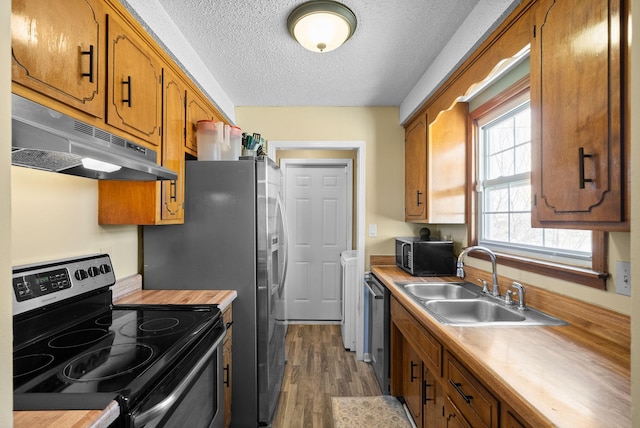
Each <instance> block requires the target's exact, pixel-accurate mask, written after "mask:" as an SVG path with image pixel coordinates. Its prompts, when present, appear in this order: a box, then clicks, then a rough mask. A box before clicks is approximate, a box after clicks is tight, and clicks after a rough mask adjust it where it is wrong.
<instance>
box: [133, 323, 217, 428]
mask: <svg viewBox="0 0 640 428" xmlns="http://www.w3.org/2000/svg"><path fill="white" fill-rule="evenodd" d="M223 338H224V335H223V336H222V337H220V339H219V340H218V341H216V344H215V345H214V346H213V347H211V348H209V349H208V350H207V352H206V353H205V354H204V356H203V353H202V352H197V351H194V352H192V353H191V355H189V356H188V357H187V358H185V359H183V360H182V361H181V362H180V363H179V364H178V365H177V366H176V367H174V368H173V370H171V372H170V373H169V374H168V375H167V376H166V377H165V378H164V379H162V380H161V382H160V383H159V384H158V385H157V386H156V387H155V388H154V390H153V391H152V392H151V393H150V394H149V395H147V398H146V399H145V400H144V401H143V402H142V403H141V404H140V405H139V406H137V407H136V409H135V410H134V411H133V412H132V415H131V419H132V420H131V422H132V423H131V426H132V427H135V428H141V427H144V428H153V427H165V428H172V427H180V428H182V427H189V428H213V427H218V426H222V424H223V422H224V421H223V412H222V410H223V409H222V405H221V400H220V399H221V398H222V386H221V385H222V377H221V373H222V347H221V343H222V339H223ZM205 341H206V340H205Z"/></svg>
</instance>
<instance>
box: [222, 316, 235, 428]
mask: <svg viewBox="0 0 640 428" xmlns="http://www.w3.org/2000/svg"><path fill="white" fill-rule="evenodd" d="M222 316H223V320H224V324H225V325H226V326H227V336H226V337H225V338H224V342H223V345H222V354H223V357H222V359H223V363H222V364H223V366H224V373H223V381H224V426H225V427H229V426H231V392H232V391H231V374H232V371H231V356H232V352H231V349H232V344H233V342H232V336H233V328H232V327H231V325H232V324H233V313H232V312H231V305H229V306H228V307H227V308H226V309H225V310H224V312H223V313H222Z"/></svg>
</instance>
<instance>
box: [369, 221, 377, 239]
mask: <svg viewBox="0 0 640 428" xmlns="http://www.w3.org/2000/svg"><path fill="white" fill-rule="evenodd" d="M376 236H378V225H377V224H370V225H369V237H370V238H375V237H376Z"/></svg>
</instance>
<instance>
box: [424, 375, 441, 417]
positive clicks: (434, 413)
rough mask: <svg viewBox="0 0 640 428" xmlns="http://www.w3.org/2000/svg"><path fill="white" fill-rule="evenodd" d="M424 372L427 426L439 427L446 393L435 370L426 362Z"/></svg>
mask: <svg viewBox="0 0 640 428" xmlns="http://www.w3.org/2000/svg"><path fill="white" fill-rule="evenodd" d="M423 367H424V371H423V373H422V400H423V401H422V403H423V410H422V414H423V417H422V418H423V420H424V426H425V427H427V428H439V427H441V426H442V425H443V424H442V406H443V405H444V393H443V391H442V387H441V386H440V384H439V383H438V382H437V381H436V377H435V376H434V374H433V372H432V371H431V370H429V368H428V367H427V365H426V364H424V365H423Z"/></svg>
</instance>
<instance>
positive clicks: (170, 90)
mask: <svg viewBox="0 0 640 428" xmlns="http://www.w3.org/2000/svg"><path fill="white" fill-rule="evenodd" d="M163 72H164V74H163V95H164V108H163V110H162V111H163V115H162V129H163V132H162V166H164V167H166V168H169V169H171V170H173V171H175V172H177V173H178V179H177V180H171V181H162V182H161V184H160V186H161V198H160V199H161V201H160V203H161V206H162V209H161V212H160V216H161V220H162V222H169V223H183V222H184V141H185V135H186V133H187V122H186V99H187V98H186V97H187V91H186V85H185V84H184V83H183V82H182V80H181V79H180V78H179V77H178V76H176V75H175V74H173V73H171V72H170V71H169V70H168V69H165V70H164V71H163Z"/></svg>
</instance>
